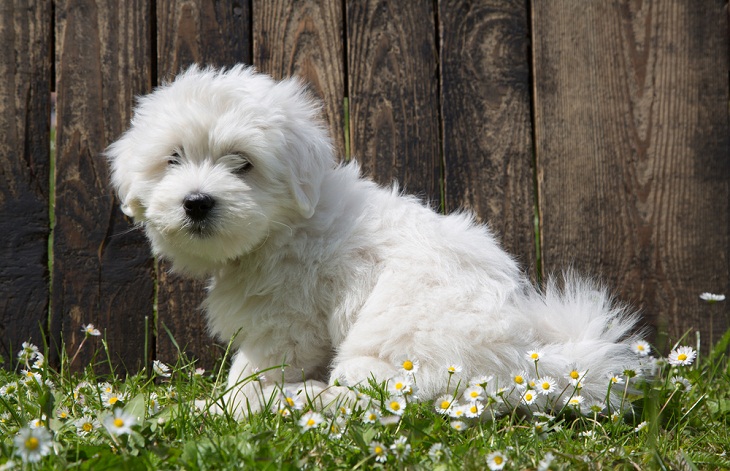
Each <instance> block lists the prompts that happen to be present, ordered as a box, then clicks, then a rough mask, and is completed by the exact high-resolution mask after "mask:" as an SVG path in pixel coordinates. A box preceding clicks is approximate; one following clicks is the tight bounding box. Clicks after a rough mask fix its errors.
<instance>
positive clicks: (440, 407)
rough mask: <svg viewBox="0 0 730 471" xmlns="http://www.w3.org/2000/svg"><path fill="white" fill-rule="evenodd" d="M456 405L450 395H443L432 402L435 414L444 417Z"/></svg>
mask: <svg viewBox="0 0 730 471" xmlns="http://www.w3.org/2000/svg"><path fill="white" fill-rule="evenodd" d="M456 405H457V403H456V401H455V400H454V396H452V395H451V394H444V395H443V396H441V397H439V398H438V399H436V401H435V402H434V406H435V407H436V412H438V413H439V414H444V415H447V414H448V413H449V412H450V411H451V408H452V407H454V406H456Z"/></svg>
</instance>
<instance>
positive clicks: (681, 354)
mask: <svg viewBox="0 0 730 471" xmlns="http://www.w3.org/2000/svg"><path fill="white" fill-rule="evenodd" d="M686 359H687V355H685V354H684V353H680V354H679V355H677V360H679V361H684V360H686Z"/></svg>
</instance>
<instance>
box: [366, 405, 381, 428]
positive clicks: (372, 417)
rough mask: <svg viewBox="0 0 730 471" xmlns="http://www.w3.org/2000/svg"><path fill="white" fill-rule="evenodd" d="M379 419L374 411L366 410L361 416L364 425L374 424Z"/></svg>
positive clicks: (377, 413)
mask: <svg viewBox="0 0 730 471" xmlns="http://www.w3.org/2000/svg"><path fill="white" fill-rule="evenodd" d="M379 418H380V413H379V412H378V411H376V410H374V409H368V410H366V411H365V412H363V414H362V421H363V422H365V423H366V424H374V423H375V422H376V421H377V420H378V419H379Z"/></svg>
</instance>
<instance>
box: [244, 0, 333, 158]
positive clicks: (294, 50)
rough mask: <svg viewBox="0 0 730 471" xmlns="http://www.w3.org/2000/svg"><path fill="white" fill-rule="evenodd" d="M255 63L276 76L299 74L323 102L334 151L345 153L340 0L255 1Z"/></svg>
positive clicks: (260, 68)
mask: <svg viewBox="0 0 730 471" xmlns="http://www.w3.org/2000/svg"><path fill="white" fill-rule="evenodd" d="M253 11H254V15H253V31H254V36H253V51H254V53H253V64H254V65H255V66H256V68H257V69H258V70H260V71H261V72H265V73H267V74H271V75H272V76H273V77H275V78H277V79H280V78H283V77H289V76H292V75H297V76H299V77H302V78H303V79H304V80H305V81H306V82H307V83H309V84H310V87H311V90H312V92H313V93H314V94H315V95H317V96H318V97H319V98H320V99H321V100H322V101H323V105H324V109H323V114H324V116H323V117H324V118H325V119H326V120H327V122H328V123H329V128H330V133H331V135H332V141H333V144H334V145H335V148H336V149H337V154H338V155H339V156H340V157H342V156H344V155H345V128H344V112H343V106H342V104H343V101H344V99H345V73H344V67H345V64H344V57H345V56H344V55H343V54H344V53H343V48H344V44H343V43H342V35H343V27H344V26H343V24H342V19H343V16H342V15H343V13H342V2H341V1H340V0H316V1H311V2H301V1H297V0H277V1H270V0H256V1H254V3H253Z"/></svg>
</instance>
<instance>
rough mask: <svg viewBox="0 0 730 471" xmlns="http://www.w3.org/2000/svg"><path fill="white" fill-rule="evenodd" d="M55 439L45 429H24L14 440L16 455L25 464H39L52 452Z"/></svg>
mask: <svg viewBox="0 0 730 471" xmlns="http://www.w3.org/2000/svg"><path fill="white" fill-rule="evenodd" d="M52 439H53V437H52V436H51V433H50V432H49V431H48V430H46V429H45V428H43V427H41V428H28V427H26V428H22V429H20V431H19V432H18V434H17V435H16V436H15V439H14V440H13V441H14V443H15V454H16V455H18V456H20V459H22V460H23V462H24V463H37V462H39V461H40V460H41V458H43V457H44V456H46V455H47V454H49V453H50V452H51V441H52Z"/></svg>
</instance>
